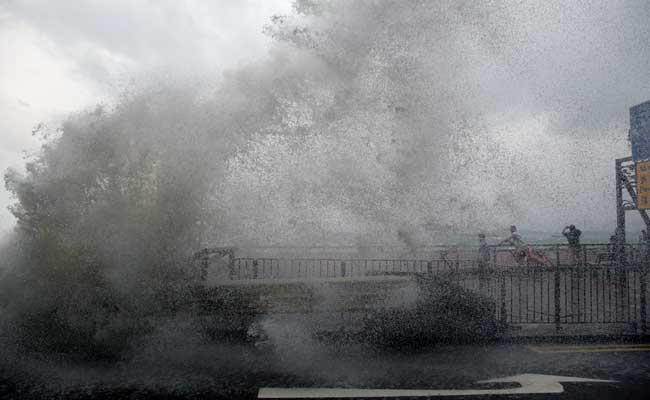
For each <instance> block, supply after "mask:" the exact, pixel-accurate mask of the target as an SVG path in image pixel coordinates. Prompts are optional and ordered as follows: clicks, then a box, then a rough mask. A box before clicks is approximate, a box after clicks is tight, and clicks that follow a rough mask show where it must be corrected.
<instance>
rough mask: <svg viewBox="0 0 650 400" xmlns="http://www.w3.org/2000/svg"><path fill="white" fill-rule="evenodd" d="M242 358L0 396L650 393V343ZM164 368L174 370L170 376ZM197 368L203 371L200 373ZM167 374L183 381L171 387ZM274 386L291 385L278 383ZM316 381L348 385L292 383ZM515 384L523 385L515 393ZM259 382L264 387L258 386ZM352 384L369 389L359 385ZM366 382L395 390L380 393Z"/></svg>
mask: <svg viewBox="0 0 650 400" xmlns="http://www.w3.org/2000/svg"><path fill="white" fill-rule="evenodd" d="M245 358H246V359H247V360H248V363H249V364H248V365H247V366H245V365H242V364H237V363H234V364H233V368H231V369H230V370H228V369H227V368H226V369H224V368H219V369H212V370H211V369H210V368H209V367H205V368H201V365H200V364H198V365H192V360H191V359H187V360H186V361H185V363H186V364H187V365H186V366H185V369H183V368H178V366H176V367H175V369H174V370H173V371H170V370H166V369H165V368H161V369H160V370H158V371H152V372H150V375H149V376H150V377H156V379H157V380H152V379H147V380H144V379H143V380H142V381H141V382H138V381H137V380H134V381H131V382H130V383H127V384H124V385H121V384H120V383H119V382H118V381H119V379H117V380H114V381H113V382H112V383H100V382H98V383H95V384H90V385H76V386H75V384H70V385H67V386H66V388H65V389H57V390H55V389H52V387H49V388H45V387H39V384H38V383H36V382H38V380H37V379H36V380H34V381H32V382H33V384H30V383H29V381H26V380H24V379H23V380H21V382H20V383H19V384H14V382H13V381H12V379H13V378H10V379H6V380H5V382H4V384H0V394H2V398H79V399H81V398H84V399H85V398H129V399H131V398H133V399H135V398H138V399H140V398H179V399H180V398H194V399H198V398H211V399H214V398H230V399H234V398H249V399H253V398H257V397H258V395H259V394H260V393H261V394H262V395H265V394H266V395H270V396H271V397H273V396H277V397H279V398H287V397H292V396H298V397H297V398H312V397H313V396H325V397H327V398H343V397H347V398H382V397H387V396H391V397H395V398H413V397H414V396H419V395H422V396H424V397H421V398H426V397H439V396H442V395H444V396H450V395H453V396H454V398H467V399H481V398H490V399H499V398H509V399H512V398H535V399H540V398H543V399H546V398H557V399H582V398H598V399H610V398H611V399H619V398H633V399H645V398H647V397H648V393H650V346H649V345H647V344H640V343H572V344H559V343H542V344H533V345H527V344H484V345H471V346H470V345H465V346H460V345H459V346H441V347H432V348H427V349H420V350H417V351H415V350H410V351H377V350H373V349H370V348H368V347H360V346H323V347H314V346H304V347H301V346H300V345H296V346H295V348H294V349H293V351H291V350H290V349H283V348H279V349H278V348H274V349H269V348H267V349H263V350H260V351H255V352H252V353H250V354H248V355H246V356H245ZM129 368H134V369H135V367H133V366H129V367H126V369H125V371H127V372H126V373H128V369H129ZM133 373H134V374H135V373H136V372H133ZM138 373H140V372H138ZM165 374H168V376H167V377H165ZM522 374H528V375H526V376H527V378H526V379H528V381H527V380H526V379H523V378H521V377H520V378H518V379H519V380H517V379H514V381H517V382H512V381H513V379H510V381H511V382H496V383H494V382H493V383H477V382H479V381H485V380H491V379H495V378H505V377H513V376H514V377H517V376H521V375H522ZM531 374H532V375H531ZM199 375H200V379H198V378H197V377H198V376H199ZM547 375H551V376H561V377H566V378H562V379H561V380H564V381H563V382H561V383H553V382H551V383H550V384H548V381H549V380H550V381H553V380H554V379H555V380H557V379H556V378H549V377H547ZM531 376H532V378H531ZM540 376H541V377H540ZM569 378H572V379H569ZM573 378H590V379H598V380H607V381H614V382H572V380H575V379H573ZM522 379H523V380H522ZM540 379H541V381H542V383H541V384H540V383H539V382H540ZM165 380H167V381H168V383H171V382H176V383H175V384H169V385H166V384H164V382H165ZM506 381H508V379H506ZM152 382H157V383H152ZM544 382H546V383H544ZM531 385H532V386H531ZM545 385H546V386H545ZM558 385H560V386H559V387H560V392H558ZM263 388H264V389H263ZM277 388H284V389H293V391H291V390H290V391H284V392H277V391H275V392H274V391H273V390H272V389H277ZM309 388H326V389H332V388H334V389H348V390H347V391H338V392H323V391H321V392H314V391H306V392H304V391H303V392H300V393H299V392H296V391H295V389H309ZM517 388H520V389H521V388H524V389H523V390H520V391H519V392H517V391H516V390H515V391H514V392H508V390H511V389H517ZM545 388H546V389H545ZM549 388H550V390H549ZM260 389H263V391H262V392H260ZM350 389H365V390H366V391H357V392H354V391H350ZM367 389H375V390H393V391H392V392H385V391H379V392H373V391H367ZM529 389H530V390H529ZM396 390H405V392H399V391H396ZM413 390H429V392H413ZM503 390H505V391H504V392H500V391H503ZM545 390H546V391H545ZM467 391H469V392H467ZM483 391H485V392H483ZM527 391H528V392H531V393H528V392H527ZM402 395H403V396H402ZM300 396H304V397H300ZM294 398H296V397H294ZM321 398H322V397H321Z"/></svg>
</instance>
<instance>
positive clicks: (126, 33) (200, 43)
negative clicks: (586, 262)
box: [0, 0, 650, 231]
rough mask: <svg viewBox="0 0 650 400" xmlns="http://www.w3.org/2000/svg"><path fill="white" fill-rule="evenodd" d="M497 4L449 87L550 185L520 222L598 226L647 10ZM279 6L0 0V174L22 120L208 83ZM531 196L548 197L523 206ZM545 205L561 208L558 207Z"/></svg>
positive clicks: (0, 192) (637, 96) (249, 55)
mask: <svg viewBox="0 0 650 400" xmlns="http://www.w3.org/2000/svg"><path fill="white" fill-rule="evenodd" d="M497 3H498V4H500V5H502V6H503V7H493V9H490V10H489V11H490V12H486V14H485V15H486V18H485V21H483V22H482V23H481V24H482V25H477V26H467V27H464V28H463V29H464V31H463V32H461V34H460V35H459V36H458V38H460V39H463V38H465V39H466V40H465V42H463V41H462V40H461V41H459V42H458V44H459V45H460V46H465V47H463V48H462V49H460V50H458V51H457V55H456V56H457V57H458V60H459V63H461V65H462V66H463V70H462V72H458V74H464V75H459V76H461V77H462V76H465V77H466V78H467V83H466V86H464V87H461V88H460V89H458V90H460V91H462V90H467V91H468V92H467V96H466V98H465V99H464V101H465V107H467V108H472V107H473V108H476V109H480V110H481V113H482V114H484V116H485V118H484V123H485V124H486V126H487V127H488V128H490V129H492V130H493V131H495V132H497V133H498V135H500V136H501V137H503V140H504V141H506V142H508V143H511V144H512V148H513V149H514V150H517V151H519V152H520V153H521V154H522V155H524V157H527V158H528V159H527V160H526V162H527V163H528V164H530V165H532V168H533V169H535V168H536V169H541V170H547V172H546V175H548V176H551V177H553V178H554V177H562V179H557V180H556V179H555V178H554V179H553V181H554V182H553V184H554V185H555V187H552V188H544V187H539V188H538V192H535V191H533V190H531V193H530V195H529V197H530V204H535V206H534V207H530V210H529V211H530V212H528V214H526V215H527V218H528V219H527V221H528V222H529V225H534V224H535V223H540V221H538V220H536V219H539V215H546V216H547V217H544V218H542V220H541V221H542V222H544V221H546V220H550V222H549V223H548V224H549V226H553V229H555V226H556V225H558V224H561V223H562V221H564V220H566V219H567V218H574V219H576V222H578V223H580V224H588V223H589V222H591V221H588V219H589V218H590V216H591V215H593V214H597V215H598V218H596V219H595V221H594V222H593V223H590V225H591V226H592V227H594V228H599V229H609V227H610V226H611V225H612V222H613V221H614V215H615V214H614V208H613V207H614V205H613V202H612V201H613V197H612V196H613V181H612V175H613V160H614V158H616V157H622V156H626V155H627V152H628V149H627V142H626V139H625V137H626V132H627V129H628V114H627V112H628V108H629V107H630V106H632V105H634V104H637V103H640V102H642V101H645V100H647V99H648V98H650V68H649V66H650V23H648V21H649V20H650V5H649V3H648V2H647V0H609V1H604V0H603V1H598V0H593V1H581V2H560V1H555V2H554V1H550V0H549V1H539V2H533V1H531V2H520V1H514V0H513V1H507V0H503V1H501V2H495V3H494V4H497ZM489 4H492V3H489ZM489 8H490V7H488V6H486V9H489ZM290 12H291V0H258V1H254V0H221V1H198V0H196V1H193V0H186V1H176V0H159V1H153V0H151V1H144V0H142V1H133V0H113V1H99V0H86V1H65V0H58V1H48V0H23V1H18V0H0V132H1V134H2V140H1V141H0V170H2V171H4V170H6V169H7V168H8V167H20V166H21V165H22V163H23V162H22V159H21V157H22V155H23V151H25V150H26V151H28V152H30V151H31V152H33V151H35V150H36V149H37V148H38V143H37V141H36V139H35V138H33V137H32V135H31V131H32V128H33V127H34V126H35V125H36V124H38V123H39V122H46V123H49V124H51V125H55V126H56V123H57V121H58V120H59V119H60V118H62V117H64V116H65V115H66V114H68V113H70V112H74V111H76V110H80V109H83V108H85V107H91V106H92V105H94V104H97V103H99V102H110V99H111V98H112V97H113V96H115V95H116V94H119V93H120V92H121V91H123V90H124V89H125V88H127V87H128V85H129V84H130V83H131V82H133V81H137V80H142V79H149V78H148V77H150V76H156V75H164V76H174V77H182V76H186V75H196V74H199V75H204V76H209V77H211V78H215V77H218V76H219V74H220V72H221V71H222V70H223V69H224V68H228V67H232V66H236V65H238V64H241V63H248V62H252V61H255V60H259V59H263V58H265V57H266V56H267V52H268V50H269V48H270V46H271V39H270V38H269V37H267V36H265V35H263V34H262V29H263V26H264V25H265V24H267V23H268V21H269V18H270V16H272V15H274V14H288V13H290ZM491 29H492V30H491ZM549 144H550V145H552V146H553V147H549V146H547V145H549ZM549 148H553V149H557V151H549V150H548V149H549ZM513 165H514V164H513ZM535 184H536V183H535V182H532V183H531V187H535ZM574 184H575V185H576V187H573V185H574ZM544 185H546V184H544ZM538 186H539V185H538ZM551 191H552V192H553V193H549V192H551ZM539 193H542V195H543V196H547V197H549V196H550V200H549V201H546V202H542V203H539V204H537V203H533V202H535V200H536V198H538V197H539ZM558 196H559V197H558ZM524 197H525V196H524ZM555 197H557V198H555ZM555 200H557V201H560V202H561V203H562V204H565V205H566V207H564V208H563V209H562V210H559V211H558V209H557V207H556V206H555V204H556V201H555ZM10 201H11V200H10V199H9V197H8V194H7V193H6V191H5V190H4V189H0V231H7V230H8V229H10V227H11V226H12V224H13V218H12V217H11V216H10V214H9V213H8V212H7V211H6V206H7V205H8V204H9V203H10ZM522 204H523V206H524V207H525V206H526V203H525V202H523V203H522Z"/></svg>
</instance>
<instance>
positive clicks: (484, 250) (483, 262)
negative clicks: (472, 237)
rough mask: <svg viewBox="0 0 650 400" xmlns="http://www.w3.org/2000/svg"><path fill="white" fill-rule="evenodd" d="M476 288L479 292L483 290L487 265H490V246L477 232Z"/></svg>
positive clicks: (482, 235)
mask: <svg viewBox="0 0 650 400" xmlns="http://www.w3.org/2000/svg"><path fill="white" fill-rule="evenodd" d="M478 244H479V247H478V259H477V264H478V288H479V291H480V292H484V291H485V287H486V283H487V275H488V266H489V265H490V246H488V244H487V241H486V240H485V235H484V234H482V233H479V235H478Z"/></svg>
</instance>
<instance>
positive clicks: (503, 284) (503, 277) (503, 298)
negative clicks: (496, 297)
mask: <svg viewBox="0 0 650 400" xmlns="http://www.w3.org/2000/svg"><path fill="white" fill-rule="evenodd" d="M497 276H499V277H501V296H500V297H501V322H503V323H505V322H506V321H507V315H506V312H507V311H506V275H505V273H503V272H500V273H499V274H498V275H497Z"/></svg>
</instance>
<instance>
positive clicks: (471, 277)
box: [228, 244, 650, 333]
mask: <svg viewBox="0 0 650 400" xmlns="http://www.w3.org/2000/svg"><path fill="white" fill-rule="evenodd" d="M535 248H536V250H537V251H541V252H543V253H544V254H545V255H546V256H547V258H548V259H550V260H551V263H548V264H545V265H539V264H538V263H536V262H531V260H521V259H519V260H518V259H517V257H516V256H515V254H514V249H512V248H503V247H491V248H490V259H491V261H490V262H489V263H487V264H485V263H483V264H481V265H479V263H478V262H477V261H476V260H477V255H478V254H477V252H476V251H474V252H473V253H472V251H471V250H467V249H464V250H463V249H461V250H460V251H458V250H457V251H453V252H450V251H445V250H441V251H439V252H437V254H435V255H433V257H432V258H430V259H419V260H417V259H394V258H393V259H354V258H349V259H319V258H294V259H279V258H231V259H230V261H229V263H228V268H229V276H230V279H233V280H242V279H269V280H273V279H299V278H308V279H326V278H359V277H368V276H377V275H385V274H402V275H404V274H407V275H408V274H446V275H447V276H449V277H451V279H453V280H455V281H456V282H458V284H459V285H460V286H462V287H464V288H466V289H469V290H473V291H477V292H480V293H482V294H484V295H486V296H488V297H489V298H491V299H492V300H493V301H494V303H495V304H496V306H497V307H496V314H497V317H498V318H499V319H501V320H503V321H506V322H509V323H512V324H531V323H532V324H554V325H555V326H556V327H557V328H558V329H559V328H560V326H561V325H563V324H590V323H591V324H612V323H627V324H632V325H634V327H635V328H639V329H640V330H641V332H643V333H646V332H647V315H648V311H650V310H648V302H647V297H648V285H647V275H648V267H647V265H648V263H647V262H646V261H645V260H647V255H646V254H647V250H646V248H645V247H643V246H639V245H626V246H624V247H621V248H619V251H618V252H616V251H615V249H614V248H613V246H612V245H608V244H604V245H603V244H596V245H583V246H581V247H580V248H578V249H575V248H574V249H571V248H569V247H568V246H562V245H540V246H535Z"/></svg>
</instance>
